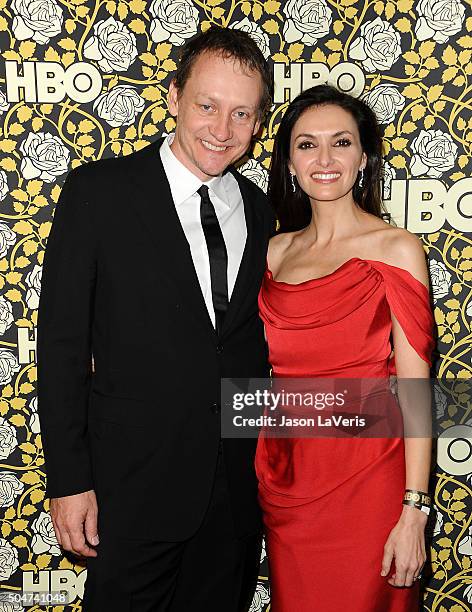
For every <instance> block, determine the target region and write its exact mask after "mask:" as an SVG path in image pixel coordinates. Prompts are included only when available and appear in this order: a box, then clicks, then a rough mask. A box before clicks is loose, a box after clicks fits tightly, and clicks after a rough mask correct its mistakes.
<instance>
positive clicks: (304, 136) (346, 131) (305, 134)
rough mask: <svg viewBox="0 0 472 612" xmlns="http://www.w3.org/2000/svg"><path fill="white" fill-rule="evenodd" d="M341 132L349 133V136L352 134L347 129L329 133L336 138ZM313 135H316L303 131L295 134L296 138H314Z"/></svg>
mask: <svg viewBox="0 0 472 612" xmlns="http://www.w3.org/2000/svg"><path fill="white" fill-rule="evenodd" d="M342 134H351V136H352V133H351V132H350V131H349V130H341V131H340V132H336V133H335V134H331V136H332V137H333V138H336V137H337V136H341V135H342ZM315 137H316V134H309V133H307V132H304V133H303V134H298V135H297V136H296V138H315Z"/></svg>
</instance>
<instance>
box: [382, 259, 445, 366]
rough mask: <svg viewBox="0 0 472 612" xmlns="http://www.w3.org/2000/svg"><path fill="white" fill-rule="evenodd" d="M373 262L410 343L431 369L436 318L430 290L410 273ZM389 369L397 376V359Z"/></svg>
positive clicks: (392, 308) (389, 302)
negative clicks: (431, 304) (382, 279)
mask: <svg viewBox="0 0 472 612" xmlns="http://www.w3.org/2000/svg"><path fill="white" fill-rule="evenodd" d="M371 263H372V264H373V265H374V267H375V268H376V269H377V270H378V271H379V272H380V274H382V276H383V278H384V282H385V295H386V298H387V302H388V304H389V306H390V308H391V310H392V312H393V314H394V315H395V317H396V319H397V320H398V322H399V324H400V326H401V328H402V329H403V331H404V332H405V336H406V337H407V340H408V342H409V343H410V345H411V346H412V347H413V348H414V349H415V351H416V352H417V353H418V355H419V356H420V357H421V358H422V359H423V360H424V361H426V362H427V363H428V364H429V365H430V366H431V365H432V359H431V355H432V351H433V347H434V338H433V326H434V319H433V313H432V311H431V306H430V301H429V291H428V289H427V287H425V285H423V283H421V282H420V281H419V280H418V279H416V278H415V277H414V276H413V275H412V274H411V273H410V272H408V270H404V269H403V268H398V267H396V266H391V265H389V264H384V263H382V262H379V261H375V262H371ZM390 370H391V372H392V373H395V363H394V360H392V363H391V364H390Z"/></svg>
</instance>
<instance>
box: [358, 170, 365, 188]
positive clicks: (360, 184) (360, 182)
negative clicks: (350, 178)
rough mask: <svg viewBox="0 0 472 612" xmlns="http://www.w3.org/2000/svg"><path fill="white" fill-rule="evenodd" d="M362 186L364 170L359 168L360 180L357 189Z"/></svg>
mask: <svg viewBox="0 0 472 612" xmlns="http://www.w3.org/2000/svg"><path fill="white" fill-rule="evenodd" d="M363 184H364V168H361V178H360V179H359V187H362V185H363Z"/></svg>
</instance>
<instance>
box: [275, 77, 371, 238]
mask: <svg viewBox="0 0 472 612" xmlns="http://www.w3.org/2000/svg"><path fill="white" fill-rule="evenodd" d="M326 104H334V105H336V106H339V107H341V108H343V109H344V110H346V111H347V112H349V113H350V114H351V115H352V116H353V118H354V119H355V121H356V124H357V127H358V130H359V135H360V141H361V146H362V150H363V151H364V153H365V154H366V155H367V165H366V167H365V169H364V181H363V186H362V187H359V184H358V181H356V183H355V185H354V187H353V190H352V194H353V197H354V201H355V202H356V204H357V205H358V206H359V207H360V208H362V210H365V211H367V212H369V213H371V214H373V215H375V216H377V217H381V216H382V211H383V207H382V196H381V186H380V180H381V173H382V132H381V130H380V127H379V124H378V122H377V117H376V116H375V113H374V111H373V110H372V109H371V108H370V107H369V106H368V105H367V104H366V103H365V102H363V101H362V100H359V99H358V98H354V97H353V96H351V95H349V94H347V93H344V92H342V91H339V90H338V89H336V88H335V87H332V86H331V85H316V86H315V87H311V88H310V89H307V90H305V91H304V92H302V93H301V94H300V95H299V96H297V97H296V98H295V99H294V100H293V101H292V102H291V103H290V105H289V106H288V108H287V110H286V112H285V114H284V116H283V118H282V121H281V122H280V125H279V129H278V132H277V135H276V137H275V142H274V150H273V153H272V161H271V165H270V175H269V190H268V195H269V200H270V203H271V205H272V207H273V208H274V210H275V213H276V215H277V218H278V220H279V231H281V232H291V231H296V230H299V229H302V228H303V227H306V226H307V225H308V224H309V223H310V221H311V205H310V200H309V198H308V196H307V195H306V193H304V192H303V191H302V190H301V189H300V187H299V186H298V185H296V191H295V193H294V192H293V191H292V184H291V179H290V171H289V168H288V163H289V160H290V136H291V133H292V130H293V126H294V125H295V123H296V121H297V120H298V119H299V117H300V116H301V115H302V114H303V113H304V112H305V111H306V110H308V109H310V108H313V107H315V106H321V105H326Z"/></svg>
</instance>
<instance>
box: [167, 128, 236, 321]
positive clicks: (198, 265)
mask: <svg viewBox="0 0 472 612" xmlns="http://www.w3.org/2000/svg"><path fill="white" fill-rule="evenodd" d="M173 139H174V134H169V135H168V136H167V138H166V139H165V141H164V142H163V143H162V146H161V148H160V151H159V152H160V156H161V160H162V164H163V166H164V171H165V173H166V176H167V180H168V181H169V185H170V190H171V192H172V198H173V200H174V205H175V209H176V211H177V215H178V217H179V220H180V224H181V225H182V229H183V230H184V233H185V237H186V238H187V242H188V243H189V246H190V253H191V255H192V260H193V265H194V266H195V271H196V273H197V277H198V281H199V283H200V288H201V290H202V294H203V298H204V300H205V304H206V307H207V310H208V314H209V315H210V319H211V320H212V322H213V326H215V309H214V307H213V298H212V295H211V277H210V259H209V256H208V249H207V244H206V240H205V235H204V233H203V228H202V222H201V219H200V195H199V194H198V193H197V189H199V188H200V187H201V185H203V184H205V185H207V187H208V189H209V196H210V199H211V201H212V203H213V206H214V207H215V213H216V216H217V217H218V223H219V224H220V227H221V231H222V233H223V238H224V240H225V244H226V251H227V253H228V299H230V298H231V294H232V292H233V289H234V284H235V282H236V276H237V274H238V270H239V266H240V264H241V259H242V256H243V251H244V245H245V244H246V236H247V228H246V218H245V215H244V203H243V199H242V196H241V192H240V191H239V185H238V182H237V180H236V179H235V178H234V176H233V175H232V174H231V173H230V172H227V173H226V174H225V175H223V176H222V175H220V176H215V177H213V178H212V179H210V180H209V181H206V182H205V183H203V182H202V180H201V179H199V178H198V177H197V176H195V174H193V173H192V172H190V170H188V169H187V168H186V167H185V166H184V165H183V164H182V163H181V162H180V161H179V160H178V159H177V158H176V156H175V155H174V153H173V152H172V150H171V148H170V145H171V143H172V141H173Z"/></svg>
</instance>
